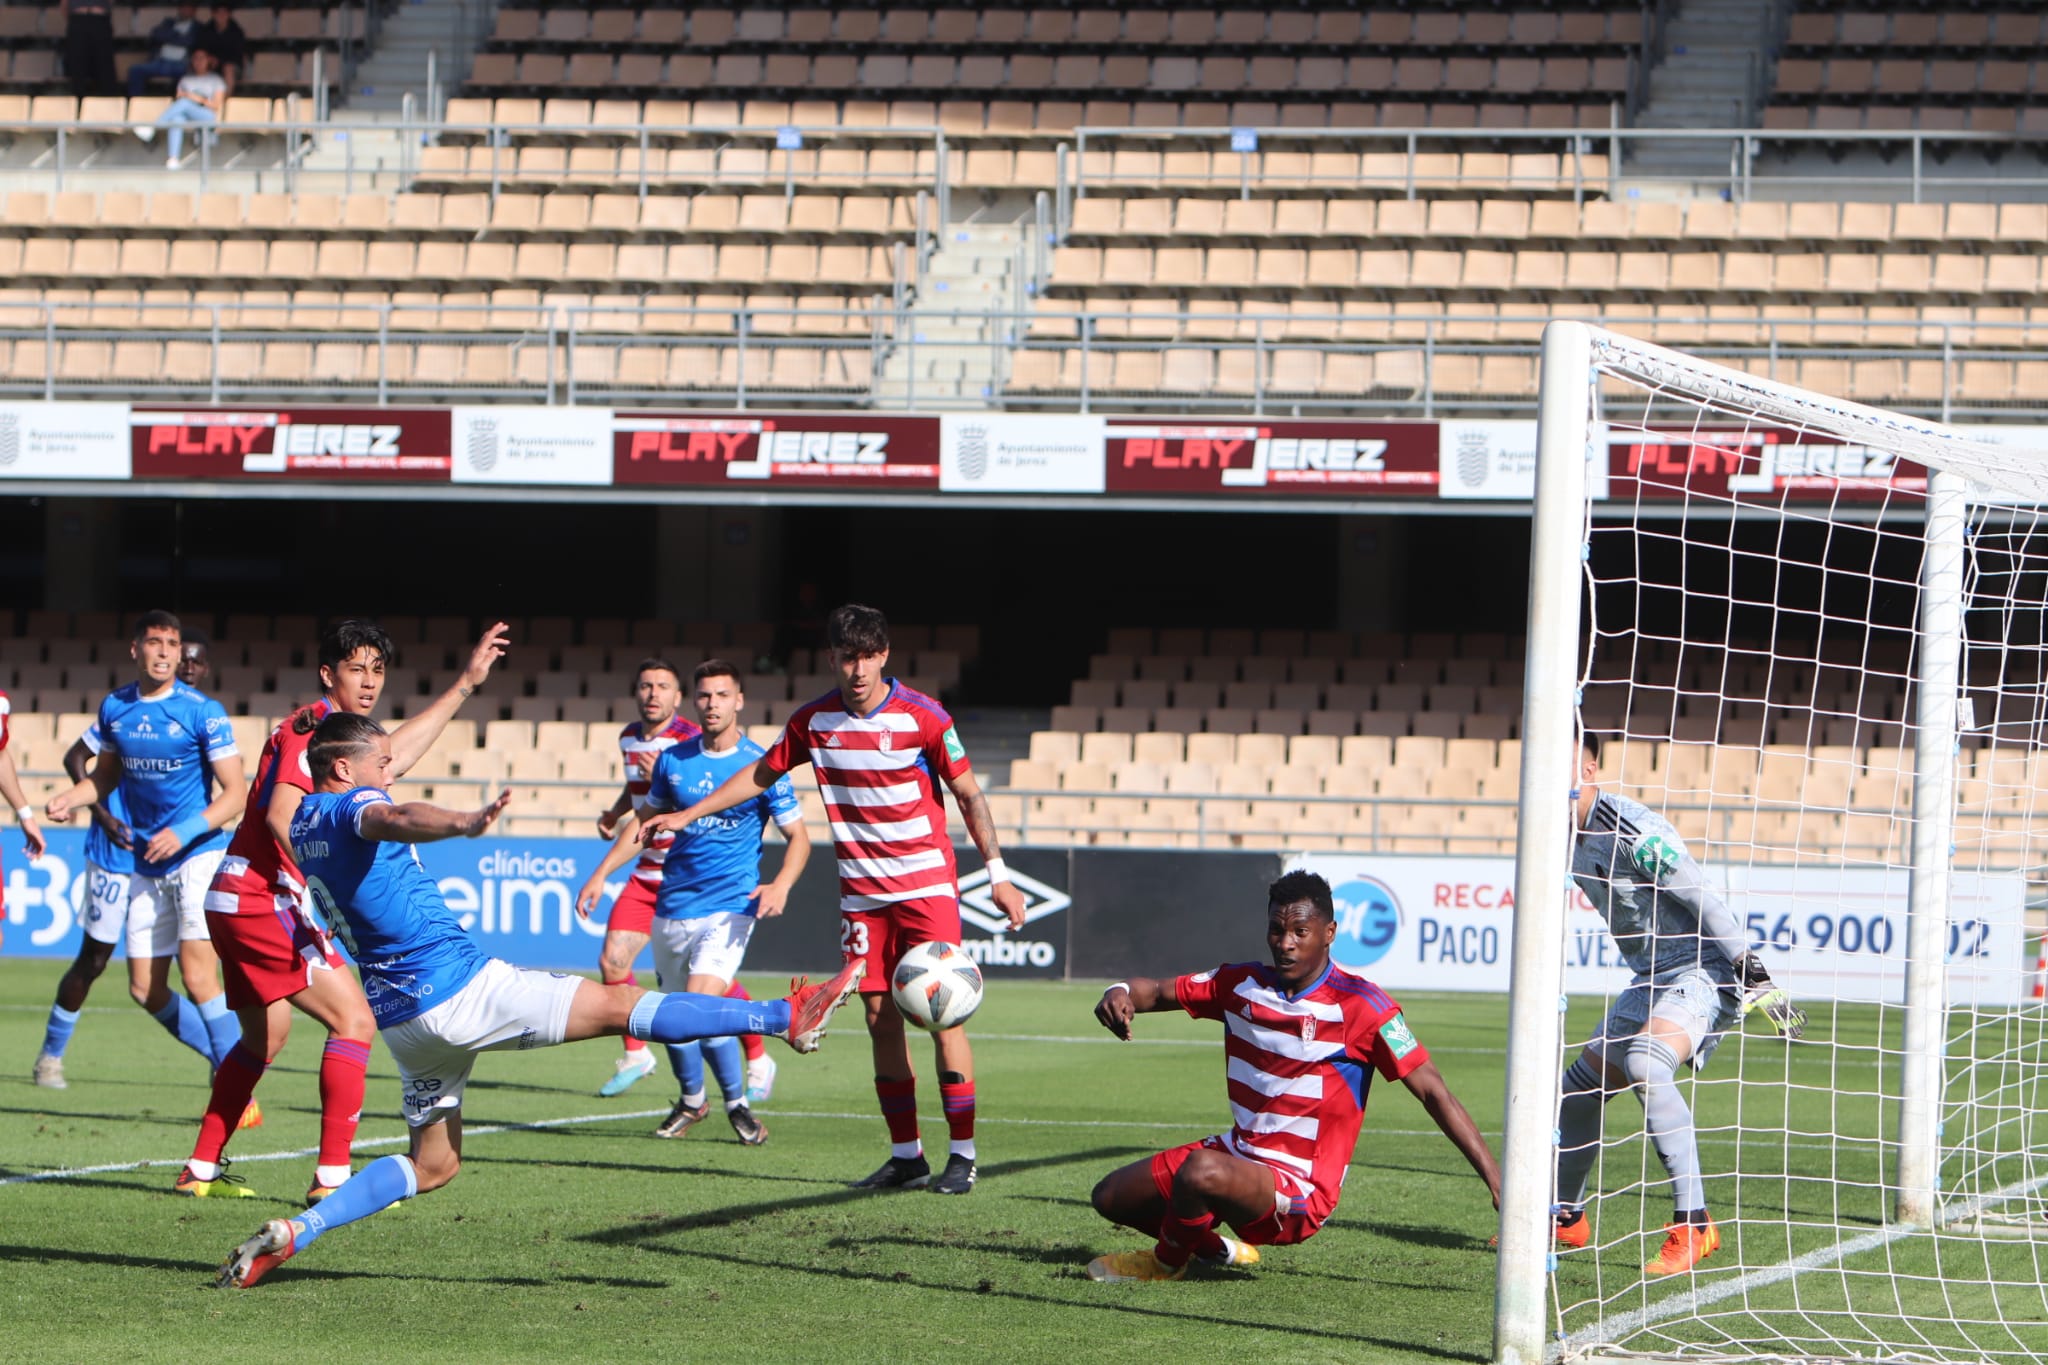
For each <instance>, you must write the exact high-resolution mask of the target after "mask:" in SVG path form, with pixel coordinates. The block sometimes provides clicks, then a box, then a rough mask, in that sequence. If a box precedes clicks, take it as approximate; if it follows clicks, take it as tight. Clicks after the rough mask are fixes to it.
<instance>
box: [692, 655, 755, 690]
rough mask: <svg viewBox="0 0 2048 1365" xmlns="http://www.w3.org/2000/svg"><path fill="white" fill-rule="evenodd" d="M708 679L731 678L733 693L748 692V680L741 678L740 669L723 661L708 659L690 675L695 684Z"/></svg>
mask: <svg viewBox="0 0 2048 1365" xmlns="http://www.w3.org/2000/svg"><path fill="white" fill-rule="evenodd" d="M706 678H731V679H732V690H733V691H735V692H744V691H746V690H747V680H746V679H745V678H742V677H741V676H740V671H739V669H738V668H737V667H735V666H734V665H732V664H729V663H727V662H726V661H725V660H723V659H706V660H705V661H704V662H703V663H701V664H698V665H697V671H696V672H694V673H692V674H691V675H690V681H691V682H693V683H700V682H703V681H704V680H705V679H706Z"/></svg>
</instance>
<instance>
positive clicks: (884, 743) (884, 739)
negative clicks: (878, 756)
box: [875, 730, 893, 751]
mask: <svg viewBox="0 0 2048 1365" xmlns="http://www.w3.org/2000/svg"><path fill="white" fill-rule="evenodd" d="M877 738H878V740H879V741H880V742H879V743H878V744H877V745H876V746H875V747H877V748H879V749H882V750H885V751H886V750H887V749H888V748H889V742H890V740H891V739H892V738H893V736H891V735H890V733H889V732H888V731H887V730H884V731H882V733H881V734H880V735H879V736H878V737H877Z"/></svg>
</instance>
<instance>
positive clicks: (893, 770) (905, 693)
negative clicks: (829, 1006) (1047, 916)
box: [644, 606, 1024, 1194]
mask: <svg viewBox="0 0 2048 1365" xmlns="http://www.w3.org/2000/svg"><path fill="white" fill-rule="evenodd" d="M825 630H826V643H827V644H829V645H830V646H831V656H832V663H833V666H834V667H835V668H836V669H838V671H839V688H838V690H837V691H835V692H830V693H827V694H826V695H825V696H823V697H820V698H819V699H818V700H816V701H814V702H811V703H809V704H808V705H805V706H802V707H799V708H798V709H797V711H796V714H794V715H792V716H791V717H790V718H789V724H788V726H787V727H786V728H785V729H784V730H783V732H782V738H781V739H779V740H777V741H776V744H775V747H774V748H772V749H770V750H769V751H768V754H767V756H766V757H765V758H763V759H762V760H761V761H760V762H759V763H757V764H755V765H753V766H752V767H750V768H747V769H745V770H743V771H741V772H738V773H735V774H734V775H733V776H732V777H731V778H730V779H728V780H727V781H726V782H725V783H724V784H723V785H721V786H720V787H719V789H718V790H717V791H715V792H713V793H712V794H711V795H709V796H707V797H705V798H704V799H703V800H702V801H699V802H698V803H697V804H696V805H694V806H691V807H690V808H689V809H688V810H685V811H679V812H677V813H675V814H673V815H658V816H655V817H653V818H652V819H650V820H648V821H647V822H646V824H645V826H644V829H645V830H647V831H653V832H661V831H667V830H676V829H682V828H684V827H686V826H688V825H691V824H694V823H695V822H696V821H697V820H699V819H701V818H702V817H704V816H706V815H715V814H717V813H718V812H719V811H723V810H730V809H732V808H733V807H734V806H737V805H739V804H740V803H741V802H742V801H749V800H752V799H754V798H755V797H757V796H759V795H760V794H761V793H762V792H763V791H766V790H767V789H768V788H769V787H771V786H773V785H774V784H775V783H776V781H777V780H779V779H780V778H782V777H783V776H784V775H786V774H787V773H788V772H789V771H790V770H791V769H792V768H794V767H796V766H797V765H798V764H800V763H809V764H811V765H812V766H813V768H814V769H815V770H816V773H817V778H818V791H819V794H820V795H822V796H823V797H824V798H825V817H826V819H827V821H829V822H830V824H831V826H832V843H833V846H834V848H835V849H836V850H837V852H838V854H839V909H840V950H841V951H842V952H844V953H845V954H846V957H847V959H848V960H849V961H853V960H860V961H862V962H865V963H866V966H867V970H866V972H865V974H864V975H863V976H862V977H861V982H860V992H861V999H862V1001H863V1002H864V1003H865V1004H866V1006H867V1016H868V1038H869V1041H870V1042H871V1043H872V1045H873V1048H874V1056H875V1095H876V1098H877V1099H878V1100H879V1101H880V1103H881V1109H882V1118H883V1121H884V1122H886V1123H887V1124H888V1126H889V1159H888V1160H887V1161H885V1162H883V1163H882V1165H881V1166H880V1167H879V1168H877V1169H876V1170H875V1171H874V1172H873V1173H872V1174H870V1175H869V1176H867V1177H866V1178H865V1179H863V1180H861V1181H859V1182H857V1184H856V1186H855V1188H857V1189H868V1190H888V1189H921V1188H923V1187H925V1186H927V1185H929V1186H930V1187H931V1190H932V1192H933V1193H935V1194H966V1193H967V1192H969V1191H970V1190H972V1189H973V1188H974V1180H975V1174H976V1167H975V1147H974V1108H975V1105H974V1053H973V1051H972V1049H971V1048H970V1047H969V1046H968V1043H967V1032H966V1030H965V1029H961V1028H950V1029H946V1030H945V1031H944V1032H941V1033H936V1034H934V1035H932V1043H933V1046H934V1048H935V1049H936V1051H937V1053H938V1064H939V1099H940V1103H941V1104H942V1105H943V1106H944V1109H945V1113H946V1127H947V1131H948V1134H949V1136H950V1138H951V1143H950V1149H949V1151H948V1153H947V1158H946V1168H945V1170H944V1171H942V1172H941V1173H940V1175H939V1178H938V1179H937V1180H936V1181H934V1180H933V1179H932V1168H931V1163H929V1162H928V1161H926V1160H925V1155H924V1144H923V1142H922V1141H921V1140H920V1139H919V1137H918V1131H917V1077H916V1073H915V1072H914V1071H913V1070H912V1069H911V1065H910V1042H909V1040H908V1039H907V1038H906V1037H905V1036H904V1033H903V1016H902V1015H901V1014H899V1013H898V1012H897V1010H896V1002H895V1001H894V1000H893V999H891V998H890V995H889V976H890V974H891V973H892V972H894V971H895V970H896V964H897V962H898V961H899V960H901V958H902V956H903V954H904V952H905V951H906V950H907V949H910V948H914V947H916V946H917V945H918V944H920V943H926V942H930V941H933V940H937V941H939V942H943V943H958V942H959V941H960V887H959V880H958V877H957V876H956V874H955V872H954V867H953V841H952V840H951V839H949V838H948V837H947V835H946V807H945V797H944V795H943V794H942V793H941V791H940V790H939V784H940V783H944V784H945V785H946V787H948V788H950V789H951V790H952V793H953V799H954V800H955V801H957V802H958V803H959V805H960V816H961V819H962V820H963V821H964V822H965V823H966V825H967V833H968V836H969V837H970V838H972V839H973V840H974V846H975V848H976V849H977V850H979V851H980V853H981V857H982V861H983V863H984V864H985V865H986V866H987V868H988V874H989V887H990V894H991V895H992V896H993V897H994V899H995V903H996V905H997V906H998V907H999V908H1000V909H1001V910H1002V912H1003V913H1004V914H1005V915H1006V916H1008V917H1009V921H1010V927H1011V928H1013V929H1020V928H1022V927H1023V925H1024V895H1023V893H1022V892H1021V891H1019V890H1018V889H1017V887H1016V885H1015V884H1014V883H1013V882H1011V880H1010V873H1009V870H1008V869H1007V868H1005V867H1004V866H1003V858H1002V851H1001V850H1000V849H999V848H998V847H997V845H996V823H995V818H994V816H992V815H991V814H990V813H989V808H988V798H987V797H985V796H983V795H982V794H981V786H980V784H979V783H977V782H976V781H975V780H974V773H973V772H972V771H971V770H970V769H969V767H968V764H967V750H966V749H964V748H963V747H961V744H960V735H959V732H958V731H956V730H955V729H954V728H953V718H952V717H951V716H949V715H947V714H946V712H945V709H944V708H943V707H941V706H940V705H939V704H938V702H936V701H934V700H932V699H931V698H930V697H927V696H925V695H924V694H923V693H922V692H914V691H912V690H911V689H910V688H908V687H905V686H904V685H903V684H902V683H900V682H898V681H897V680H896V679H894V678H891V677H887V676H885V675H884V674H883V672H882V670H883V669H884V668H886V667H887V666H888V663H889V623H888V621H887V620H886V619H885V618H884V617H883V616H882V613H881V612H879V611H876V610H875V609H874V608H873V607H862V606H844V607H840V608H838V609H837V610H835V611H834V612H833V613H832V615H831V616H830V617H829V618H828V619H827V621H826V626H825Z"/></svg>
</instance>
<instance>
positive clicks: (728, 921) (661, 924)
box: [653, 912, 756, 991]
mask: <svg viewBox="0 0 2048 1365" xmlns="http://www.w3.org/2000/svg"><path fill="white" fill-rule="evenodd" d="M755 923H756V921H755V919H754V917H753V916H752V915H736V914H732V913H730V912H725V913H720V914H716V915H692V916H691V917H690V918H688V919H658V920H656V921H654V929H653V938H654V979H655V981H656V983H657V984H659V985H660V986H661V988H662V989H663V990H670V991H679V990H681V989H682V988H683V983H684V982H685V981H688V980H689V979H690V978H691V977H693V976H715V977H717V978H718V979H719V980H720V981H723V982H725V984H726V985H728V986H730V985H731V984H732V982H733V978H734V977H736V976H738V975H739V974H740V959H741V958H743V957H745V956H746V955H747V941H748V940H749V939H751V938H752V937H753V936H754V925H755Z"/></svg>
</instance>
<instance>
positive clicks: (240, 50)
mask: <svg viewBox="0 0 2048 1365" xmlns="http://www.w3.org/2000/svg"><path fill="white" fill-rule="evenodd" d="M199 46H200V47H201V48H202V49H204V50H205V51H207V52H210V53H212V54H213V66H214V70H216V71H218V72H220V78H221V79H222V80H223V81H226V82H227V87H228V94H229V95H233V94H234V93H235V86H236V85H238V84H240V82H241V79H242V68H243V67H245V66H247V65H248V64H249V35H248V34H246V33H244V32H242V26H241V25H240V24H238V23H236V22H235V15H234V11H233V10H231V9H229V8H228V7H227V6H226V5H215V6H214V7H213V18H212V19H211V20H210V21H209V22H207V23H204V24H201V25H200V26H199Z"/></svg>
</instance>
